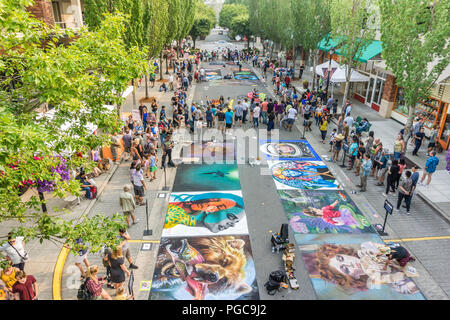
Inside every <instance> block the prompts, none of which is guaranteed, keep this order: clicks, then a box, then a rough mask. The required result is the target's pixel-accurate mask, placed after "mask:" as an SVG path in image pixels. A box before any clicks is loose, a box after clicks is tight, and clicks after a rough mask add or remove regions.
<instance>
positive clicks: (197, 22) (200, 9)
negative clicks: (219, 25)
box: [189, 0, 216, 48]
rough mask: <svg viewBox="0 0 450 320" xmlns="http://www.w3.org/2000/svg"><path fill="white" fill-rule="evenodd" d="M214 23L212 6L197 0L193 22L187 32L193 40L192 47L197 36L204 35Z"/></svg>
mask: <svg viewBox="0 0 450 320" xmlns="http://www.w3.org/2000/svg"><path fill="white" fill-rule="evenodd" d="M215 25H216V13H215V12H214V10H213V8H211V7H209V6H207V5H206V4H204V3H203V2H202V1H200V0H198V1H197V3H196V10H195V18H194V24H193V26H192V28H191V30H190V32H189V35H190V36H191V37H192V41H193V42H194V48H195V42H196V40H197V38H198V37H206V36H207V35H208V34H209V32H210V31H211V29H212V28H214V26H215Z"/></svg>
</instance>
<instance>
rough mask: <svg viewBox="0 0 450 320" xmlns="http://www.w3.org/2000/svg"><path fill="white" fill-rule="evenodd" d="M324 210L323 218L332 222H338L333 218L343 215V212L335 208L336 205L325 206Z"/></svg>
mask: <svg viewBox="0 0 450 320" xmlns="http://www.w3.org/2000/svg"><path fill="white" fill-rule="evenodd" d="M322 211H323V220H325V221H326V222H328V223H331V224H336V222H335V221H333V218H338V217H340V216H341V213H340V212H339V211H336V210H334V207H332V206H326V207H323V208H322Z"/></svg>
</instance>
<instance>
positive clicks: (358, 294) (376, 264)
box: [300, 240, 424, 300]
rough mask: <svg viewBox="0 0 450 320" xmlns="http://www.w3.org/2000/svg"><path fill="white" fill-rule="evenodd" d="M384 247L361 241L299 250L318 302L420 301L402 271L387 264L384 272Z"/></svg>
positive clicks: (420, 295)
mask: <svg viewBox="0 0 450 320" xmlns="http://www.w3.org/2000/svg"><path fill="white" fill-rule="evenodd" d="M380 241H381V240H380ZM385 247H386V245H384V244H382V243H376V242H373V241H365V242H362V243H360V244H351V245H338V244H331V243H324V244H320V245H305V246H301V247H300V249H301V250H302V257H303V261H304V262H305V265H306V267H307V269H308V272H309V274H310V277H311V278H312V282H313V286H314V289H315V291H316V294H317V296H318V298H319V299H354V300H359V299H361V300H362V299H383V300H395V299H424V297H423V295H422V294H421V293H420V291H419V289H418V288H417V286H416V284H415V283H414V282H413V281H412V279H411V278H410V277H408V275H407V274H406V273H405V272H406V271H404V270H406V269H405V268H402V267H400V265H398V264H397V263H396V262H391V263H390V264H389V265H388V267H387V268H386V269H384V265H385V261H386V259H387V257H386V255H384V254H383V253H382V250H380V249H383V248H385Z"/></svg>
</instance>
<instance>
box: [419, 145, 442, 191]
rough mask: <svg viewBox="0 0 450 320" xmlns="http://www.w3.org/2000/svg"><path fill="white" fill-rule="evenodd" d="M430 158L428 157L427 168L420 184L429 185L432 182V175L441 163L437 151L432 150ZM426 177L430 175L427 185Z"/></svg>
mask: <svg viewBox="0 0 450 320" xmlns="http://www.w3.org/2000/svg"><path fill="white" fill-rule="evenodd" d="M428 155H429V158H428V159H427V162H426V163H425V170H424V172H423V174H422V179H420V183H419V185H421V186H425V187H427V186H429V185H430V182H431V176H432V175H433V173H434V172H435V171H436V167H437V166H438V164H439V158H438V157H436V151H434V150H433V151H431V152H430V153H428ZM425 177H428V180H427V184H426V185H425V184H424V183H423V181H424V180H425Z"/></svg>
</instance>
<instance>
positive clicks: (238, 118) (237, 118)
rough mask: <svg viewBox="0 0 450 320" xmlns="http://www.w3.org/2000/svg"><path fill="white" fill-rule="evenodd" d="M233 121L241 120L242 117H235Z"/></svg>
mask: <svg viewBox="0 0 450 320" xmlns="http://www.w3.org/2000/svg"><path fill="white" fill-rule="evenodd" d="M234 120H235V121H238V120H242V116H235V117H234Z"/></svg>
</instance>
